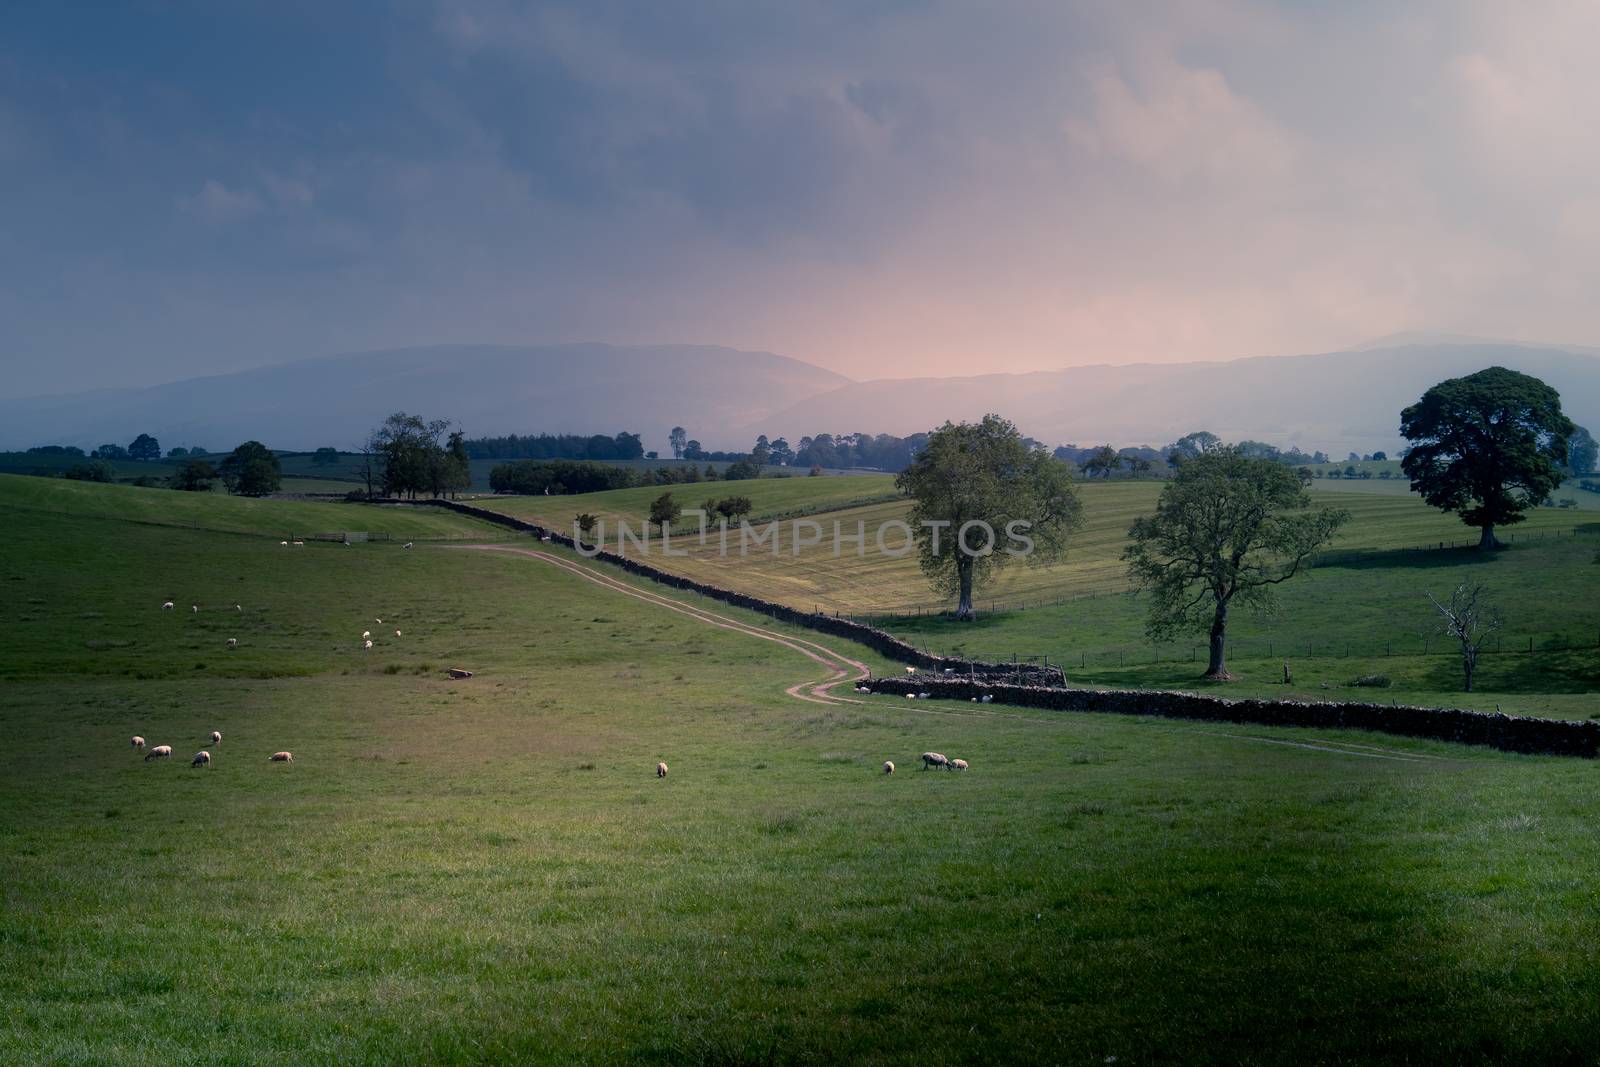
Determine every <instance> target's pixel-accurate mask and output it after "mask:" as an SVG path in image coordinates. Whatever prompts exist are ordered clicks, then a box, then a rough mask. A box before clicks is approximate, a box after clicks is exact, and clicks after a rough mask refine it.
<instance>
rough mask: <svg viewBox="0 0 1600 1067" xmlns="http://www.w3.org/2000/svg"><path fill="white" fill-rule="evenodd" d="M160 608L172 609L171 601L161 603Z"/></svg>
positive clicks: (164, 609)
mask: <svg viewBox="0 0 1600 1067" xmlns="http://www.w3.org/2000/svg"><path fill="white" fill-rule="evenodd" d="M161 610H162V611H171V610H172V601H170V600H169V601H167V602H166V603H165V604H163V605H161Z"/></svg>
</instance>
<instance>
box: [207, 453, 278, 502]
mask: <svg viewBox="0 0 1600 1067" xmlns="http://www.w3.org/2000/svg"><path fill="white" fill-rule="evenodd" d="M217 473H218V474H220V475H221V476H222V484H223V486H224V487H226V488H227V490H228V492H230V493H237V494H238V495H240V496H266V495H267V494H268V493H275V492H277V491H278V486H279V484H280V483H281V482H282V474H281V468H280V466H279V463H278V457H277V456H275V455H273V453H272V450H271V449H269V448H267V446H266V445H264V444H262V443H261V442H260V441H246V442H245V443H244V444H242V445H240V446H239V447H238V448H235V449H234V450H233V451H232V452H230V453H228V455H227V458H225V459H224V460H223V461H222V462H221V463H220V464H218V466H217Z"/></svg>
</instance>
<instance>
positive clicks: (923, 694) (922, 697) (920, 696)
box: [917, 693, 933, 700]
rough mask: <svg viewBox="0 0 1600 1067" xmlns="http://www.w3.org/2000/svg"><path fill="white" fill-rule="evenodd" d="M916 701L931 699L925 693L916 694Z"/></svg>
mask: <svg viewBox="0 0 1600 1067" xmlns="http://www.w3.org/2000/svg"><path fill="white" fill-rule="evenodd" d="M917 699H918V700H932V699H933V698H932V697H931V696H929V695H928V694H927V693H918V694H917Z"/></svg>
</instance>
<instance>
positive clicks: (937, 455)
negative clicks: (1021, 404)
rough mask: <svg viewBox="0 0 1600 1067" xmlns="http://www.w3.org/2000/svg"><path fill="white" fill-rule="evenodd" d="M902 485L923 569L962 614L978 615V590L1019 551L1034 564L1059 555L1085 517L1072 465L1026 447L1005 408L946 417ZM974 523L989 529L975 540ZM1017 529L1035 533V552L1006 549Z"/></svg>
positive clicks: (963, 616) (899, 483)
mask: <svg viewBox="0 0 1600 1067" xmlns="http://www.w3.org/2000/svg"><path fill="white" fill-rule="evenodd" d="M895 488H897V489H899V490H900V491H901V492H903V493H905V494H907V495H909V496H910V497H911V498H912V500H913V501H914V502H913V504H912V507H911V514H910V522H911V525H912V528H913V533H914V536H915V538H916V542H917V558H918V562H919V563H920V564H921V567H922V572H923V574H925V575H926V576H927V577H928V579H929V581H930V582H932V584H933V586H934V588H935V589H936V590H938V591H939V593H940V594H941V595H943V596H950V595H952V594H953V595H955V596H956V598H957V601H956V617H957V618H958V619H971V618H973V617H974V616H975V613H974V611H973V609H972V593H973V590H974V589H976V588H980V587H981V586H982V585H983V584H984V583H985V582H987V581H988V580H990V579H991V578H992V577H993V576H994V575H995V574H996V573H998V572H999V571H1000V570H1002V569H1003V568H1004V567H1005V566H1006V565H1007V564H1008V563H1009V562H1010V561H1011V560H1012V559H1015V558H1017V556H1018V555H1023V556H1025V558H1026V559H1027V562H1028V563H1030V564H1034V565H1037V564H1041V563H1048V562H1051V561H1053V560H1056V559H1059V558H1060V557H1061V555H1062V553H1063V552H1065V551H1066V539H1067V535H1068V534H1069V533H1070V532H1071V531H1072V530H1074V529H1075V528H1077V526H1078V525H1079V523H1080V522H1081V507H1080V505H1079V503H1078V495H1077V492H1076V491H1075V490H1074V488H1073V485H1072V472H1071V470H1070V469H1069V468H1068V467H1067V465H1066V464H1065V463H1061V462H1059V461H1057V460H1055V459H1053V458H1052V457H1051V456H1050V455H1049V454H1048V453H1046V452H1043V451H1039V450H1036V449H1030V448H1028V447H1026V446H1025V445H1024V444H1023V443H1022V435H1021V434H1019V433H1018V432H1017V428H1016V427H1015V426H1013V425H1012V424H1011V423H1010V422H1007V421H1006V420H1005V419H1002V418H1000V416H998V415H985V416H984V417H983V420H982V421H981V422H977V423H966V422H963V423H959V424H953V423H949V422H947V423H945V424H944V425H943V426H941V427H940V428H939V429H937V430H935V431H934V432H933V433H931V434H929V435H928V440H927V445H926V446H925V447H924V448H923V449H922V451H921V452H919V453H918V454H917V456H916V458H915V459H914V460H912V462H911V465H910V466H909V467H907V468H906V469H905V470H903V471H901V472H900V473H899V474H898V475H896V476H895ZM985 527H987V529H986V530H985ZM974 529H976V530H978V531H982V532H983V536H982V538H981V543H978V544H974V543H973V542H972V536H973V535H972V531H973V530H974ZM1013 529H1015V530H1017V531H1019V532H1020V533H1022V534H1025V535H1026V536H1027V537H1028V538H1031V539H1032V542H1033V549H1032V551H1031V552H1025V553H1024V552H1018V551H1017V550H1014V549H1011V548H1009V547H1007V548H1005V549H1004V550H1000V546H999V545H998V544H997V542H998V541H999V539H1000V537H1001V536H1014V535H1013Z"/></svg>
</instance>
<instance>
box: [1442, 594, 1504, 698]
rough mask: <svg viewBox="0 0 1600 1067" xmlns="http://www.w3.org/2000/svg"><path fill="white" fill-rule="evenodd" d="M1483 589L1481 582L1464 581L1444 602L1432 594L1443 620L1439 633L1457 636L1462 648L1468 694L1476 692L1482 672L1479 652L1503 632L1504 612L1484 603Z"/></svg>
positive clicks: (1462, 664) (1456, 638)
mask: <svg viewBox="0 0 1600 1067" xmlns="http://www.w3.org/2000/svg"><path fill="white" fill-rule="evenodd" d="M1482 597H1483V586H1482V585H1480V584H1479V583H1477V582H1462V583H1461V584H1460V585H1458V586H1456V587H1455V589H1454V590H1452V591H1451V593H1450V599H1449V600H1448V601H1445V602H1444V603H1440V602H1439V598H1438V597H1436V596H1434V595H1433V593H1432V592H1431V591H1430V592H1429V593H1428V599H1429V600H1431V601H1432V602H1433V606H1434V607H1435V608H1437V609H1438V611H1439V615H1440V616H1441V621H1440V623H1439V632H1440V633H1442V634H1444V635H1446V636H1447V637H1453V638H1455V640H1456V641H1457V642H1458V643H1459V644H1460V645H1461V670H1462V671H1463V673H1465V674H1466V678H1467V692H1469V693H1470V692H1472V673H1473V672H1474V671H1475V670H1477V669H1478V653H1479V652H1481V651H1482V650H1483V646H1484V643H1485V642H1486V641H1487V640H1488V639H1489V635H1490V634H1492V633H1494V632H1495V631H1496V630H1498V629H1500V623H1501V619H1500V609H1499V608H1493V607H1489V606H1488V605H1485V604H1480V603H1479V601H1480V600H1481V599H1482Z"/></svg>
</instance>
